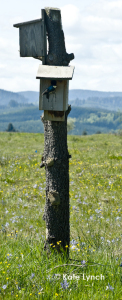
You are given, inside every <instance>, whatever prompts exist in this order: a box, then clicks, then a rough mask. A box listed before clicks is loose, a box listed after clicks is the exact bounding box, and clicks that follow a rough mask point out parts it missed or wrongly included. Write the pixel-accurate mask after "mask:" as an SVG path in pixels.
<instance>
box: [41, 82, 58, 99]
mask: <svg viewBox="0 0 122 300" xmlns="http://www.w3.org/2000/svg"><path fill="white" fill-rule="evenodd" d="M56 87H57V86H56V85H50V86H49V87H48V88H47V89H46V90H45V91H44V92H43V93H42V95H46V97H47V99H49V95H50V94H51V93H53V92H54V91H55V89H56Z"/></svg>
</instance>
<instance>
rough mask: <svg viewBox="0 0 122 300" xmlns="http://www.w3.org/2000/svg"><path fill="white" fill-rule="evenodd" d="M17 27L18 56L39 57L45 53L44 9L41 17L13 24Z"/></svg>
mask: <svg viewBox="0 0 122 300" xmlns="http://www.w3.org/2000/svg"><path fill="white" fill-rule="evenodd" d="M13 26H14V27H17V28H19V44H20V56H22V57H35V58H39V57H41V58H42V60H43V63H44V58H45V56H46V54H47V38H46V26H45V21H44V9H42V18H41V19H37V20H33V21H29V22H23V23H18V24H15V25H13Z"/></svg>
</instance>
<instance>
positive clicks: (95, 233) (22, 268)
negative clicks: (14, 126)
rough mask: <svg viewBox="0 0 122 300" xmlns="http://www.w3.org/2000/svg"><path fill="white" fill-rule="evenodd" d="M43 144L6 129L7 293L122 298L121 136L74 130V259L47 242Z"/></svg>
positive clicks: (2, 190)
mask: <svg viewBox="0 0 122 300" xmlns="http://www.w3.org/2000/svg"><path fill="white" fill-rule="evenodd" d="M43 148H44V135H43V134H32V133H7V132H3V133H2V132H1V133H0V299H7V300H9V299H25V300H27V299H79V300H81V299H86V300H87V299H90V300H91V299H92V300H93V299H95V300H101V299H110V300H111V299H116V300H120V299H122V267H121V264H122V230H121V228H122V204H121V203H122V185H121V182H122V136H119V135H112V134H110V135H108V134H105V135H103V134H101V135H92V136H68V148H69V153H70V154H71V155H72V158H71V159H70V161H69V162H70V173H69V176H70V240H71V245H70V259H69V260H68V261H67V260H66V258H65V257H63V256H61V255H59V254H56V253H53V252H52V253H51V255H50V256H49V255H48V256H47V254H46V252H45V251H44V249H43V248H44V240H45V222H44V220H43V212H44V205H45V185H46V178H45V170H44V168H43V169H40V163H41V156H42V154H43ZM35 151H36V152H35ZM81 262H82V263H81ZM78 276H79V277H78ZM63 278H64V279H66V282H65V283H64V285H63V286H62V285H61V283H62V284H63ZM67 285H68V286H67ZM65 287H66V288H65Z"/></svg>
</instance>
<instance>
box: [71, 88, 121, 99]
mask: <svg viewBox="0 0 122 300" xmlns="http://www.w3.org/2000/svg"><path fill="white" fill-rule="evenodd" d="M94 97H95V98H96V97H97V98H113V97H121V98H122V92H99V91H90V90H80V89H79V90H77V89H76V90H70V91H69V99H70V100H75V99H77V98H79V99H80V100H83V99H85V100H86V99H88V98H94Z"/></svg>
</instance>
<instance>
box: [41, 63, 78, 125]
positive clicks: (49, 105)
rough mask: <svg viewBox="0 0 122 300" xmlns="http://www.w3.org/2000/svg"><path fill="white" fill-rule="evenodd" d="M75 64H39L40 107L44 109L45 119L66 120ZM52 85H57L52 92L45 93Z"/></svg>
mask: <svg viewBox="0 0 122 300" xmlns="http://www.w3.org/2000/svg"><path fill="white" fill-rule="evenodd" d="M73 72H74V67H73V66H68V67H63V66H60V67H59V66H48V65H39V69H38V72H37V76H36V78H37V79H40V95H39V109H40V110H44V119H45V120H50V121H64V120H65V111H66V110H67V109H68V90H69V80H71V79H72V77H73ZM50 86H54V87H56V88H55V90H54V91H52V92H51V93H50V92H49V93H44V91H46V90H47V89H48V88H49V87H50Z"/></svg>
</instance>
